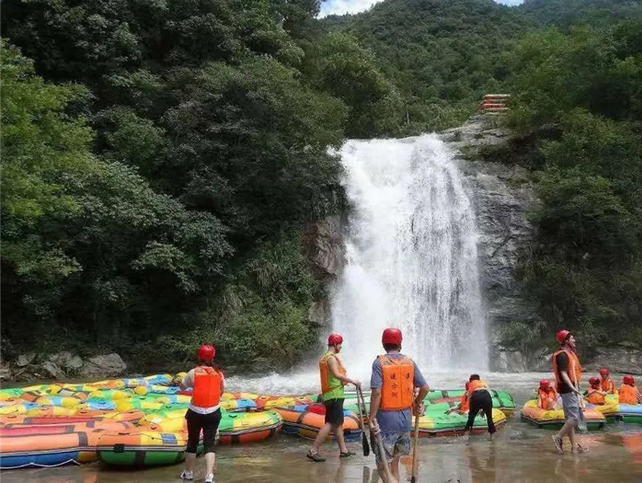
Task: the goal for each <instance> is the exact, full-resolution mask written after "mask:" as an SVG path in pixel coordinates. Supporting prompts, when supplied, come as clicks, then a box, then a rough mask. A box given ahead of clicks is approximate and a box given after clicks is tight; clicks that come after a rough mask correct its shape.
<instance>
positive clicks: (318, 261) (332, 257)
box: [303, 215, 344, 281]
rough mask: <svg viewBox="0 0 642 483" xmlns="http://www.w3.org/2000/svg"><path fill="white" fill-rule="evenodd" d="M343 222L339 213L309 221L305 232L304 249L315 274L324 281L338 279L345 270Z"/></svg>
mask: <svg viewBox="0 0 642 483" xmlns="http://www.w3.org/2000/svg"><path fill="white" fill-rule="evenodd" d="M341 227H342V222H341V217H340V216H338V215H333V216H328V217H326V218H324V219H323V220H319V221H317V222H314V223H308V225H307V226H306V228H305V231H304V233H303V245H304V246H303V249H304V253H305V255H306V257H307V259H308V260H309V261H310V263H311V265H312V271H313V273H314V275H315V276H316V277H317V278H318V279H319V280H322V281H328V279H329V280H332V281H333V280H336V279H337V277H339V275H341V272H342V271H343V265H344V246H343V235H342V232H341Z"/></svg>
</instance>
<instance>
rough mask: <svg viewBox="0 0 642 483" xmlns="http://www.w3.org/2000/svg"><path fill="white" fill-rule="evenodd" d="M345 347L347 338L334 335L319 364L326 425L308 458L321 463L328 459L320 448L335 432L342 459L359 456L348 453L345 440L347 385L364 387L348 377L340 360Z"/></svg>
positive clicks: (318, 435)
mask: <svg viewBox="0 0 642 483" xmlns="http://www.w3.org/2000/svg"><path fill="white" fill-rule="evenodd" d="M342 344H343V337H341V336H340V335H339V334H330V336H329V337H328V351H327V352H326V353H325V355H324V356H323V357H322V358H321V360H320V361H319V373H320V375H321V392H322V393H323V404H324V405H325V424H324V426H323V427H322V428H321V430H320V431H319V434H317V437H316V439H315V440H314V443H313V444H312V448H310V451H308V454H307V455H306V456H307V458H308V459H311V460H312V461H316V462H317V463H321V462H323V461H325V458H324V457H322V456H321V455H320V454H319V448H320V447H321V445H322V444H323V442H324V441H325V439H326V438H327V437H328V435H329V434H330V432H334V437H335V439H336V440H337V444H338V445H339V451H340V454H339V457H340V458H349V457H350V456H354V454H355V453H353V452H352V451H349V450H348V447H347V446H346V442H345V439H344V437H343V401H344V399H345V394H344V386H345V385H346V384H354V385H355V386H357V387H360V386H361V384H360V383H359V381H357V380H355V379H350V378H349V377H347V376H346V370H345V368H344V367H343V363H342V362H341V359H339V357H338V355H339V352H341V345H342Z"/></svg>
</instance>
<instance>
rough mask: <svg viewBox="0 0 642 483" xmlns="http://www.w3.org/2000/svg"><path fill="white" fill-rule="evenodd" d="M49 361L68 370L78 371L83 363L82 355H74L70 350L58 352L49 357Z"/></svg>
mask: <svg viewBox="0 0 642 483" xmlns="http://www.w3.org/2000/svg"><path fill="white" fill-rule="evenodd" d="M47 360H48V361H50V362H52V363H54V364H56V365H58V366H59V367H62V368H64V369H66V370H72V371H76V370H78V369H80V368H81V367H82V365H83V362H82V359H81V358H80V356H77V355H74V354H72V353H71V352H69V351H63V352H58V353H56V354H52V355H50V356H49V357H48V358H47Z"/></svg>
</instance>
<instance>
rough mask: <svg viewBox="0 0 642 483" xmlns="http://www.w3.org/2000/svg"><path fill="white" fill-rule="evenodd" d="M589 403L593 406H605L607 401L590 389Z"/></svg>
mask: <svg viewBox="0 0 642 483" xmlns="http://www.w3.org/2000/svg"><path fill="white" fill-rule="evenodd" d="M588 402H590V403H591V404H604V403H605V402H606V399H605V397H604V396H603V395H602V394H600V393H599V392H597V390H595V389H589V395H588Z"/></svg>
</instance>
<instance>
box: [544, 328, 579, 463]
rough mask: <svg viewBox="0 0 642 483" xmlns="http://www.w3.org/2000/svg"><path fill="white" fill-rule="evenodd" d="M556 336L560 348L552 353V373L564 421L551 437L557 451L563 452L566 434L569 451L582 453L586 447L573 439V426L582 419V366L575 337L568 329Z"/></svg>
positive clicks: (575, 426)
mask: <svg viewBox="0 0 642 483" xmlns="http://www.w3.org/2000/svg"><path fill="white" fill-rule="evenodd" d="M556 338H557V342H558V343H559V344H560V349H559V350H558V351H557V352H555V353H554V354H553V358H552V361H553V374H554V375H555V381H556V382H557V392H558V393H559V395H560V397H561V398H562V406H563V408H564V419H565V422H564V426H562V429H560V430H559V432H558V433H557V434H556V435H554V436H553V437H552V438H553V443H554V444H555V449H557V452H558V453H559V454H563V453H564V449H563V447H562V444H563V440H564V437H565V436H568V438H569V440H570V441H571V451H573V452H576V453H584V452H586V451H587V449H586V448H583V447H582V446H580V444H579V443H577V442H576V440H575V428H577V426H578V425H579V423H580V420H581V419H583V415H582V393H581V392H580V382H581V380H582V366H581V365H580V360H579V359H578V357H577V354H576V353H575V352H576V347H575V337H573V335H572V334H571V333H570V332H569V331H568V330H560V331H559V332H558V333H557V337H556Z"/></svg>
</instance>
